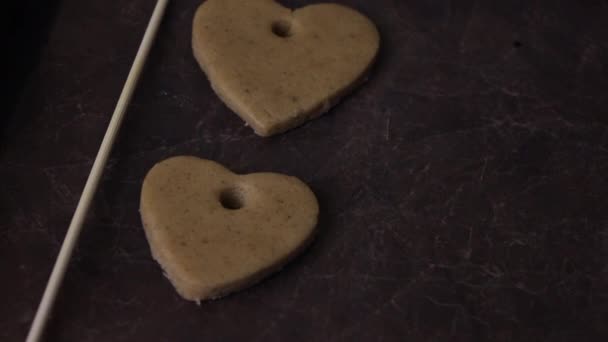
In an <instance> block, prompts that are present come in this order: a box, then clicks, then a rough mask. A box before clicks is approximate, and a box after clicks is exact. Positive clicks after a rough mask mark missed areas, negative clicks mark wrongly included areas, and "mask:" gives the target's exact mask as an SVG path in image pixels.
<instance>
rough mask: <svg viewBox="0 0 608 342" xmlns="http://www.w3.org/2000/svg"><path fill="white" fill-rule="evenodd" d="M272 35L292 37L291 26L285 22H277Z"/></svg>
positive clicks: (273, 26) (273, 25)
mask: <svg viewBox="0 0 608 342" xmlns="http://www.w3.org/2000/svg"><path fill="white" fill-rule="evenodd" d="M272 33H274V34H275V36H277V37H281V38H287V37H290V36H291V34H292V32H291V24H290V23H288V22H286V21H284V20H279V21H275V22H274V23H272Z"/></svg>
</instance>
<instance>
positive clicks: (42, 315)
mask: <svg viewBox="0 0 608 342" xmlns="http://www.w3.org/2000/svg"><path fill="white" fill-rule="evenodd" d="M168 2H169V0H158V2H157V3H156V6H155V7H154V12H153V13H152V17H151V18H150V22H149V23H148V27H147V28H146V32H145V33H144V38H143V39H142V41H141V44H140V45H139V50H138V51H137V55H136V56H135V60H134V61H133V66H131V71H129V76H128V77H127V81H126V82H125V85H124V87H123V89H122V93H121V94H120V98H119V99H118V103H117V104H116V109H114V114H112V119H111V120H110V124H109V125H108V129H107V131H106V134H105V136H104V138H103V141H102V143H101V147H100V148H99V152H97V157H96V158H95V162H94V163H93V167H92V169H91V173H90V174H89V178H88V179H87V183H86V184H85V186H84V190H83V192H82V195H81V196H80V201H78V206H77V207H76V211H75V212H74V216H73V217H72V222H71V223H70V227H69V228H68V231H67V233H66V235H65V239H64V240H63V245H62V246H61V250H60V251H59V256H58V257H57V260H56V261H55V266H54V267H53V271H52V272H51V277H50V278H49V281H48V283H47V285H46V289H45V290H44V295H43V296H42V300H41V301H40V306H38V311H36V316H35V317H34V321H33V322H32V327H31V328H30V331H29V334H28V336H27V340H26V341H27V342H38V341H39V340H40V337H41V336H42V333H43V331H44V328H45V325H46V322H47V321H48V317H49V314H50V311H51V309H52V308H53V303H54V302H55V298H56V296H57V291H58V290H59V288H60V287H61V282H62V281H63V278H64V276H65V271H66V269H67V266H68V264H69V262H70V258H71V256H72V252H73V251H74V247H75V246H76V242H77V241H78V236H79V235H80V232H81V230H82V223H83V222H84V219H85V217H86V214H87V212H88V211H89V206H90V205H91V200H92V199H93V196H94V195H95V192H96V190H97V186H98V185H99V180H100V179H101V175H102V172H103V169H104V167H105V165H106V162H107V160H108V156H109V155H110V151H111V150H112V145H113V144H114V140H115V139H116V135H117V134H118V130H119V129H120V124H121V123H122V120H123V117H124V114H125V112H126V109H127V107H128V106H129V103H130V102H131V97H132V95H133V92H134V90H135V87H136V86H137V81H138V80H139V76H140V75H141V71H142V69H143V67H144V64H145V62H146V59H147V57H148V53H149V52H150V48H151V47H152V43H153V42H154V38H155V37H156V33H157V32H158V27H159V25H160V22H161V20H162V18H163V14H164V13H165V8H166V7H167V3H168Z"/></svg>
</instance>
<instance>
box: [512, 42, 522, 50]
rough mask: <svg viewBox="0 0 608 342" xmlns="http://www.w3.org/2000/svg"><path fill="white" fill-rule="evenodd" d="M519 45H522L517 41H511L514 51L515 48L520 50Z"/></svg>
mask: <svg viewBox="0 0 608 342" xmlns="http://www.w3.org/2000/svg"><path fill="white" fill-rule="evenodd" d="M521 45H522V44H521V42H520V41H519V40H514V41H513V47H514V48H516V49H517V48H520V47H521Z"/></svg>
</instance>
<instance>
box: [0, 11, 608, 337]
mask: <svg viewBox="0 0 608 342" xmlns="http://www.w3.org/2000/svg"><path fill="white" fill-rule="evenodd" d="M339 2H341V3H344V4H348V5H350V6H352V7H354V8H357V9H358V10H360V11H362V12H363V13H365V14H366V15H368V16H369V17H370V18H372V20H374V22H376V23H377V25H378V27H379V30H380V32H381V35H382V51H381V55H380V58H379V60H378V63H377V65H376V67H375V68H374V70H373V73H372V77H371V78H370V80H369V82H368V83H366V84H365V85H364V86H363V87H361V88H360V89H359V90H357V91H356V92H355V93H354V94H353V95H352V96H349V97H347V98H346V99H345V100H344V101H343V102H342V103H341V104H339V105H338V106H337V107H336V108H334V109H333V110H332V111H331V112H330V113H328V114H327V115H325V116H323V117H321V118H319V119H317V120H314V121H312V122H310V123H309V124H307V125H305V126H303V127H300V128H298V129H295V130H293V131H290V132H288V133H286V134H283V135H280V136H277V137H273V138H260V137H257V136H256V135H254V134H253V133H252V131H251V129H249V128H248V127H245V126H244V125H243V123H242V121H241V120H240V119H238V118H237V116H236V115H234V114H233V113H231V112H230V111H229V110H228V109H227V108H226V107H225V106H224V105H223V104H222V103H221V102H220V101H219V100H218V98H217V97H216V96H215V95H214V94H213V92H212V90H211V88H210V87H209V84H208V82H207V80H206V79H205V77H204V75H203V73H202V72H201V71H200V70H199V68H198V66H197V65H196V62H195V61H194V58H193V57H192V54H191V49H190V30H191V20H192V15H193V13H194V10H195V8H196V7H197V5H198V4H199V2H198V1H193V0H182V1H172V2H171V4H170V5H169V8H168V11H167V13H166V16H165V20H164V22H163V24H162V27H161V29H160V33H159V36H158V39H157V42H156V45H155V46H154V48H153V50H152V52H151V55H150V59H149V62H148V64H147V67H146V69H145V72H144V75H143V78H142V80H141V83H140V86H139V88H138V89H137V92H136V94H135V97H134V99H133V103H132V104H131V107H130V109H129V112H128V114H127V117H126V120H125V122H124V125H123V128H122V131H121V133H120V136H119V138H118V141H117V142H116V145H115V148H114V151H113V153H112V156H111V158H110V161H109V163H108V165H107V168H106V170H105V173H104V177H103V180H102V182H101V185H100V188H99V192H98V193H97V196H96V198H95V202H94V205H93V208H92V210H91V212H90V215H89V218H88V220H87V222H86V225H85V229H84V232H83V235H82V236H81V240H80V244H79V247H78V249H77V251H76V253H75V255H74V259H73V261H72V263H71V266H70V268H69V270H68V273H67V277H66V279H65V284H64V287H63V288H62V291H61V294H60V297H59V298H58V301H57V305H56V310H55V311H54V314H53V316H52V320H51V321H50V324H49V330H48V340H49V341H87V340H88V341H143V340H148V341H201V340H208V341H218V340H219V341H230V340H260V341H275V340H276V341H279V340H296V341H297V340H302V341H309V340H319V341H323V340H345V341H350V340H374V341H380V340H383V341H384V340H409V341H448V340H449V341H470V340H476V341H486V340H487V341H534V340H554V341H605V340H606V339H607V338H608V328H607V326H606V324H605V322H606V320H607V318H608V290H607V289H608V273H607V272H606V260H607V258H608V233H607V230H606V229H607V224H608V210H606V208H607V205H608V184H607V179H608V178H607V177H606V174H607V172H608V126H607V124H608V119H607V118H608V116H607V114H608V113H607V112H606V108H608V94H607V92H606V89H608V77H607V76H608V74H607V73H608V70H607V68H608V62H607V61H608V45H607V43H606V42H607V41H608V25H606V24H605V23H606V18H607V17H608V6H607V4H606V1H579V2H575V1H568V2H565V1H562V2H556V1H534V2H530V1H492V2H490V1H467V0H464V1H397V0H392V1H391V0H377V1H364V0H352V1H339ZM306 3H310V2H308V1H290V2H287V4H289V5H292V6H297V5H303V4H306ZM15 4H16V5H15V7H11V10H14V11H16V12H12V13H19V11H21V12H22V13H23V12H24V13H26V14H25V15H23V14H21V16H19V15H16V16H13V18H16V19H15V20H14V21H10V23H11V25H13V26H12V27H13V28H18V27H20V28H21V29H20V30H15V31H14V32H13V31H8V32H9V33H10V32H13V33H11V34H13V36H12V37H13V38H9V40H7V41H8V42H9V43H7V44H6V45H5V44H3V46H5V47H6V46H14V47H13V48H9V49H7V52H6V53H8V54H9V55H10V56H12V58H14V64H11V65H6V66H5V68H6V69H8V70H7V73H8V74H9V75H10V76H9V77H8V78H5V79H3V80H4V81H5V83H7V84H16V85H17V84H22V86H19V85H17V86H15V87H14V89H13V90H12V91H13V93H8V94H9V95H6V94H7V93H4V94H5V95H6V96H7V101H5V103H8V108H10V109H9V110H7V111H6V112H5V114H4V115H3V116H2V130H1V135H0V139H1V140H0V177H1V179H2V182H1V183H0V184H1V185H0V218H1V220H0V271H2V273H3V277H2V279H3V280H2V282H0V292H1V293H2V294H3V298H4V303H3V305H2V306H0V327H1V329H0V340H3V341H15V340H22V339H23V338H24V336H25V334H26V332H27V329H28V327H29V324H30V322H31V319H32V317H33V314H34V312H35V309H36V307H37V304H38V302H39V300H40V297H41V294H42V291H43V289H44V286H45V283H46V280H47V278H48V276H49V273H50V270H51V267H52V264H53V261H54V259H55V257H56V255H57V253H58V250H59V247H60V244H61V241H62V239H63V236H64V234H65V231H66V229H67V226H68V223H69V220H70V218H71V216H72V213H73V211H74V208H75V206H76V203H77V201H78V197H79V194H80V192H81V191H82V188H83V185H84V182H85V180H86V177H87V175H88V172H89V170H90V168H91V165H92V161H93V159H94V156H95V154H96V152H97V149H98V147H99V144H100V141H101V138H102V136H103V134H104V131H105V129H106V125H107V123H108V120H109V118H110V115H111V113H112V110H113V108H114V105H115V103H116V100H117V98H118V95H119V93H120V90H121V88H122V85H123V82H124V80H125V78H126V75H127V72H128V70H129V67H130V65H131V62H132V60H133V57H134V55H135V51H136V49H137V46H138V44H139V42H140V40H141V37H142V35H143V31H144V29H145V26H146V24H147V21H148V19H149V16H150V14H151V11H152V8H153V6H154V1H149V0H148V1H144V0H133V1H97V0H91V1H81V0H64V1H61V2H53V3H49V2H43V1H40V2H33V1H24V2H20V3H17V2H15ZM11 6H12V5H11ZM19 6H21V7H19ZM28 6H29V7H28ZM24 8H25V9H26V10H25V11H24ZM9 12H10V11H9ZM9 12H5V13H9ZM7 22H8V21H7ZM24 28H25V29H24ZM22 37H23V38H22ZM32 37H33V38H32ZM10 39H13V40H10ZM11 44H12V45H11ZM7 80H8V81H7ZM11 94H12V95H11ZM180 154H187V155H196V156H199V157H203V158H210V159H213V160H216V161H219V162H221V163H223V164H224V165H226V166H228V167H230V168H232V169H233V170H235V171H237V172H252V171H275V172H283V173H287V174H291V175H294V176H297V177H299V178H301V179H303V180H304V181H306V182H307V183H308V184H310V186H311V187H312V189H313V190H314V191H315V193H316V194H317V196H318V198H319V202H320V205H321V221H320V226H319V228H320V234H319V236H318V238H317V240H316V241H315V243H314V244H313V245H312V246H311V248H310V249H309V250H308V251H307V252H306V253H304V254H303V255H302V256H301V257H300V258H298V259H297V260H296V261H295V262H294V263H292V264H291V265H289V266H288V267H287V268H285V269H284V270H283V271H281V272H280V273H278V274H277V275H275V276H273V277H271V278H269V279H267V280H266V281H264V282H262V283H260V284H259V285H257V286H255V287H253V288H251V289H248V290H246V291H243V292H240V293H238V294H235V295H232V296H229V297H227V298H225V299H222V300H218V301H212V302H206V303H203V304H201V306H197V305H195V304H192V303H190V302H186V301H184V300H182V299H180V298H179V297H178V296H177V294H176V293H175V291H174V290H173V288H172V287H171V285H170V284H169V282H168V281H167V280H166V279H165V278H164V277H163V276H162V273H161V270H160V268H159V267H158V265H157V264H156V263H155V262H154V261H153V260H152V258H151V256H150V252H149V249H148V245H147V242H146V240H145V237H144V233H143V230H142V228H141V223H140V220H139V214H138V203H139V190H140V185H141V181H142V178H143V176H144V175H145V173H146V172H147V170H148V169H149V168H150V167H151V166H152V165H153V164H154V163H156V162H158V161H160V160H162V159H164V158H167V157H170V156H173V155H180Z"/></svg>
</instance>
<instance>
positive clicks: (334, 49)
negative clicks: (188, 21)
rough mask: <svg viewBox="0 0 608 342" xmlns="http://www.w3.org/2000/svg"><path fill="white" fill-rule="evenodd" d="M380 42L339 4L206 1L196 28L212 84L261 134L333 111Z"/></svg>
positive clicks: (199, 55)
mask: <svg viewBox="0 0 608 342" xmlns="http://www.w3.org/2000/svg"><path fill="white" fill-rule="evenodd" d="M379 43H380V37H379V34H378V31H377V29H376V27H375V26H374V24H373V23H372V22H371V21H370V20H369V19H368V18H366V17H365V16H363V15H362V14H360V13H359V12H357V11H355V10H353V9H350V8H348V7H344V6H341V5H338V4H316V5H310V6H305V7H302V8H299V9H296V10H293V11H292V10H290V9H288V8H285V7H283V6H282V5H280V4H279V3H276V2H275V1H273V0H247V1H243V0H207V1H205V2H204V3H203V4H202V5H201V6H200V7H199V8H198V10H197V11H196V14H195V16H194V23H193V29H192V48H193V50H194V56H195V58H196V60H197V61H198V63H199V65H200V66H201V68H202V69H203V71H204V72H205V73H206V74H207V77H208V78H209V80H210V82H211V86H212V87H213V89H214V90H215V92H216V93H217V94H218V96H219V97H220V98H221V99H222V100H223V101H224V102H225V103H226V105H227V106H228V107H229V108H230V109H232V110H233V111H234V112H236V113H237V114H238V115H239V116H240V117H241V118H242V119H243V120H245V121H246V122H247V123H248V124H249V125H250V126H251V127H253V129H254V130H255V132H256V133H257V134H259V135H261V136H269V135H273V134H277V133H281V132H283V131H285V130H288V129H290V128H293V127H296V126H298V125H300V124H302V123H304V122H305V121H307V120H310V119H312V118H314V117H316V116H319V115H321V114H322V113H324V112H326V111H327V110H329V108H330V107H331V106H333V105H334V104H335V103H336V102H337V101H338V100H339V99H340V98H341V97H342V96H344V95H345V94H346V93H348V92H349V91H351V90H352V89H353V88H354V87H355V86H356V85H358V84H359V83H361V82H362V81H363V80H364V79H365V77H366V74H367V72H368V71H369V69H370V67H371V65H372V63H373V62H374V60H375V58H376V54H377V52H378V47H379Z"/></svg>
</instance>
